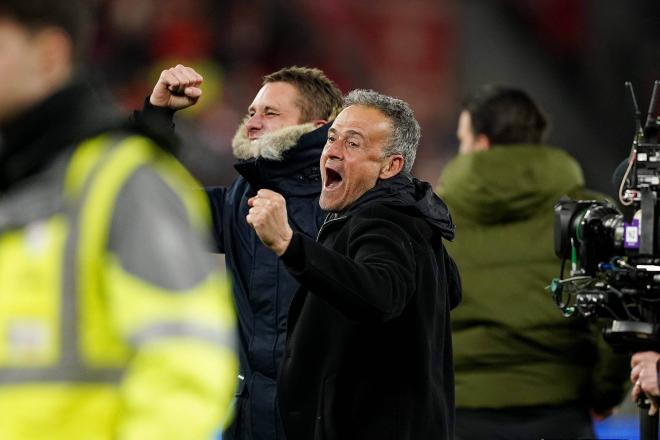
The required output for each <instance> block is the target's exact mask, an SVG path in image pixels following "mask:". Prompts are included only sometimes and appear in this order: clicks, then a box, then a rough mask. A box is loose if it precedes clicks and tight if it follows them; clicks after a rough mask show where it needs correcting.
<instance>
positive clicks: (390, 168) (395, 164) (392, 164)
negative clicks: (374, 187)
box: [378, 154, 404, 179]
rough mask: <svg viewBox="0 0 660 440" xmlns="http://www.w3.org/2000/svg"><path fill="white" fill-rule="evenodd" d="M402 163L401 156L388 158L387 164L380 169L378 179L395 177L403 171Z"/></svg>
mask: <svg viewBox="0 0 660 440" xmlns="http://www.w3.org/2000/svg"><path fill="white" fill-rule="evenodd" d="M403 162H404V160H403V156H401V155H400V154H394V155H392V156H388V157H387V162H385V163H384V164H383V166H382V167H381V168H380V174H379V175H378V178H379V179H389V178H390V177H393V176H396V175H397V174H399V173H400V172H401V170H402V169H403Z"/></svg>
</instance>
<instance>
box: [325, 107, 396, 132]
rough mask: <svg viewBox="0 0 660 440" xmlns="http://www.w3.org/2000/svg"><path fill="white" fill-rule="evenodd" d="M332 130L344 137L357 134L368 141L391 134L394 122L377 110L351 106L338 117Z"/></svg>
mask: <svg viewBox="0 0 660 440" xmlns="http://www.w3.org/2000/svg"><path fill="white" fill-rule="evenodd" d="M330 130H332V131H333V132H335V133H338V134H342V135H347V134H357V135H360V136H362V137H364V138H367V139H375V138H379V137H380V136H389V135H390V134H391V132H392V121H391V120H390V118H388V117H387V116H386V115H385V114H384V113H383V112H381V111H380V110H378V109H377V108H374V107H368V106H365V105H351V106H349V107H346V108H345V109H343V110H342V111H341V112H340V113H339V115H337V118H335V120H334V121H333V123H332V126H331V127H330Z"/></svg>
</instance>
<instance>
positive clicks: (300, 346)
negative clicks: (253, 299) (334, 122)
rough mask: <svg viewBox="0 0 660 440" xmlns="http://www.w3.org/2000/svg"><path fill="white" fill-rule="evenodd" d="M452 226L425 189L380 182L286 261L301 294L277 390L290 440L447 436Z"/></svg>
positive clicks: (403, 180) (298, 242) (456, 293)
mask: <svg viewBox="0 0 660 440" xmlns="http://www.w3.org/2000/svg"><path fill="white" fill-rule="evenodd" d="M453 235H454V227H453V224H452V223H451V219H450V216H449V213H448V211H447V208H446V206H445V205H444V203H443V202H442V201H441V200H440V199H439V198H438V197H437V196H436V195H435V194H433V192H432V191H431V188H430V186H429V185H428V184H426V183H422V182H419V181H417V180H415V179H411V178H409V177H407V176H404V175H398V176H395V177H393V178H390V179H388V180H383V181H380V182H379V183H378V184H377V185H376V186H375V187H374V188H373V189H371V190H369V191H368V192H366V193H365V194H363V195H362V196H361V197H360V198H359V199H358V200H357V201H356V202H355V203H354V204H353V205H352V206H351V207H349V208H348V209H347V210H346V212H343V213H339V214H331V215H330V216H329V217H328V219H327V220H326V222H325V224H324V225H323V226H322V228H321V230H320V232H319V236H318V241H314V240H312V239H310V238H309V237H307V236H305V235H303V234H300V233H297V232H296V233H294V235H293V238H292V241H291V243H290V245H289V247H288V249H287V251H286V252H285V253H284V254H283V256H282V260H283V261H284V263H285V265H286V266H287V268H288V270H289V271H290V272H291V274H292V275H294V277H295V278H296V279H297V280H298V281H300V283H301V284H302V286H303V287H302V288H301V289H300V290H299V292H298V293H297V294H296V297H295V298H294V301H293V303H292V305H291V308H290V310H289V324H288V337H287V348H286V355H285V358H284V360H283V363H282V367H281V369H280V376H279V382H278V392H279V402H280V411H281V414H282V418H283V421H284V427H285V431H286V434H287V438H288V439H289V440H311V439H325V440H335V439H336V440H350V439H356V440H357V439H359V440H369V439H374V440H375V439H378V440H383V439H396V440H402V439H410V440H426V439H450V438H453V420H454V380H453V367H452V354H451V353H452V351H451V334H450V324H449V311H450V309H452V308H453V307H455V306H456V305H457V304H458V302H459V301H460V279H459V276H458V272H457V269H456V266H455V265H454V263H453V261H452V260H451V258H450V257H449V256H448V255H447V253H446V252H445V249H444V247H443V245H442V239H443V238H444V239H452V238H453Z"/></svg>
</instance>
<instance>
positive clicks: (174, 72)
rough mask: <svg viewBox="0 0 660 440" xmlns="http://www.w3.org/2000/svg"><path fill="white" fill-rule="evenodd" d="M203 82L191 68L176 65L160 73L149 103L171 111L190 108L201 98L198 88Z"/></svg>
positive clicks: (200, 91) (200, 90)
mask: <svg viewBox="0 0 660 440" xmlns="http://www.w3.org/2000/svg"><path fill="white" fill-rule="evenodd" d="M203 81H204V78H202V76H201V75H200V74H199V73H197V72H195V70H194V69H192V68H191V67H186V66H182V65H181V64H177V65H176V67H171V68H169V69H165V70H163V71H162V72H161V74H160V78H158V82H157V83H156V86H155V87H154V90H153V92H151V97H149V102H150V103H151V105H154V106H156V107H167V108H170V109H172V110H181V109H184V108H186V107H190V106H191V105H194V104H195V103H197V100H198V99H199V97H200V96H202V89H200V88H199V86H200V85H201V84H202V82H203Z"/></svg>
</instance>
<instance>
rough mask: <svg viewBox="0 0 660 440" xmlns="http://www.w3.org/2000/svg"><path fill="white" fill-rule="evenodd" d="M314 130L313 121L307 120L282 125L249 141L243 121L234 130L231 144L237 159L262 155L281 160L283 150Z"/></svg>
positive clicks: (265, 157) (291, 146)
mask: <svg viewBox="0 0 660 440" xmlns="http://www.w3.org/2000/svg"><path fill="white" fill-rule="evenodd" d="M314 130H316V126H315V125H314V123H312V122H308V123H305V124H299V125H292V126H289V127H282V128H280V129H278V130H275V131H273V132H270V133H266V134H264V135H263V136H261V137H260V138H259V139H255V140H253V141H251V140H250V139H248V137H247V130H246V129H245V121H243V122H242V123H241V125H240V126H239V127H238V130H236V134H235V135H234V139H233V140H232V142H231V146H232V150H233V151H234V156H235V157H236V158H237V159H242V160H247V159H255V158H257V157H263V158H264V159H270V160H277V161H279V160H282V155H283V154H284V152H285V151H287V150H290V149H291V148H293V147H295V146H296V144H297V143H298V140H299V139H300V137H301V136H302V135H304V134H307V133H309V132H311V131H314Z"/></svg>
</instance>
